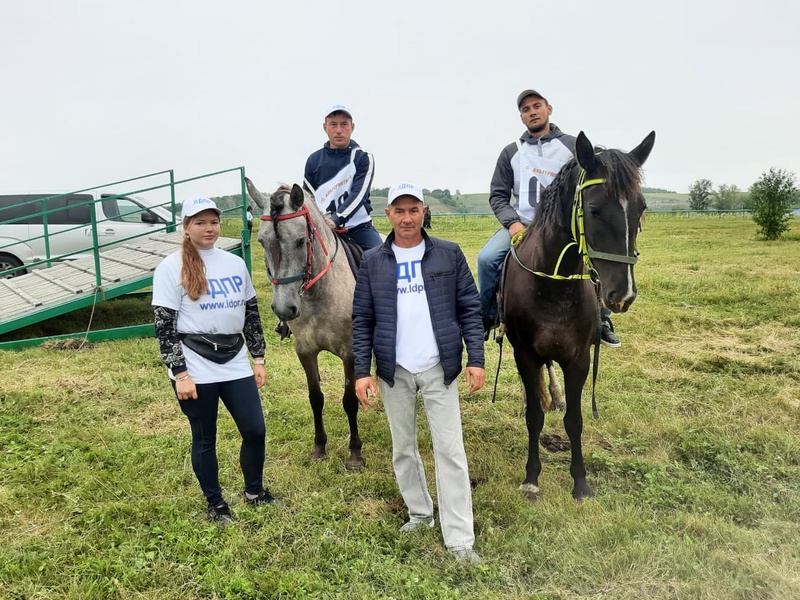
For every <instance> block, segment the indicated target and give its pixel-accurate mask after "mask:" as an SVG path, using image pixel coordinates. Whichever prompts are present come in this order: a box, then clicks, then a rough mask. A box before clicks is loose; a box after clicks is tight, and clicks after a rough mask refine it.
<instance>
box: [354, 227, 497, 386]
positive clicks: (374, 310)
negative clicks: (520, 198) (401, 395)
mask: <svg viewBox="0 0 800 600" xmlns="http://www.w3.org/2000/svg"><path fill="white" fill-rule="evenodd" d="M422 236H423V238H424V241H425V254H424V255H423V257H422V273H423V277H424V280H425V293H426V295H427V298H428V305H429V307H430V311H431V323H432V324H433V330H434V334H435V336H436V343H437V345H438V346H439V359H440V361H441V364H442V369H443V370H444V378H445V384H446V385H450V384H451V383H452V382H453V381H454V380H455V379H456V377H458V374H459V373H460V372H461V362H462V355H463V349H464V346H463V344H462V336H463V339H464V342H466V345H467V356H468V359H467V366H470V367H483V366H484V359H483V325H482V323H481V317H480V308H481V307H480V300H479V298H478V291H477V289H476V287H475V280H474V279H473V277H472V273H471V272H470V270H469V265H467V261H466V258H465V257H464V253H463V252H462V251H461V248H459V247H458V244H455V243H454V242H450V241H447V240H443V239H440V238H432V237H430V236H428V234H427V233H425V232H424V231H422ZM393 239H394V233H391V234H389V237H388V238H387V239H386V241H385V242H384V243H383V244H382V245H381V246H378V247H377V248H373V249H372V250H370V251H368V252H367V253H366V254H365V255H364V257H363V259H362V262H361V268H360V270H359V272H358V278H357V279H356V289H355V296H354V301H353V351H354V354H355V362H356V371H355V372H356V378H360V377H368V376H369V375H370V366H371V364H372V352H373V350H374V351H375V359H376V363H377V369H376V371H377V374H378V377H380V378H381V379H383V380H384V381H386V382H388V383H389V385H391V386H393V385H394V369H395V363H396V360H395V358H396V348H395V347H396V342H397V274H396V271H397V261H396V260H395V256H394V252H392V240H393ZM373 332H374V335H373Z"/></svg>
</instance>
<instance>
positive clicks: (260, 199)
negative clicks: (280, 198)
mask: <svg viewBox="0 0 800 600" xmlns="http://www.w3.org/2000/svg"><path fill="white" fill-rule="evenodd" d="M244 183H245V185H246V186H247V192H248V193H249V194H250V197H251V198H252V199H253V202H255V203H256V204H258V206H259V208H261V209H263V208H264V207H266V206H267V204H269V200H267V198H266V197H265V196H264V194H262V193H261V192H259V191H258V189H257V188H256V186H255V185H254V184H253V182H252V181H250V180H249V179H248V178H247V177H245V178H244Z"/></svg>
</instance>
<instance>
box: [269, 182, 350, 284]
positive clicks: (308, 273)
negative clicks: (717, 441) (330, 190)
mask: <svg viewBox="0 0 800 600" xmlns="http://www.w3.org/2000/svg"><path fill="white" fill-rule="evenodd" d="M279 191H282V190H279ZM296 217H303V218H305V220H306V266H305V268H304V269H303V271H302V272H301V273H298V274H297V275H291V276H289V277H273V276H272V274H271V273H269V269H267V274H268V275H269V280H270V281H271V282H272V283H273V284H274V285H280V284H285V283H292V282H295V281H299V280H301V279H302V280H303V285H302V288H301V291H300V293H301V294H302V293H303V292H305V291H306V290H307V289H308V288H310V287H311V286H312V285H314V284H315V283H316V282H317V281H319V279H320V278H321V277H322V276H323V275H325V273H327V272H328V269H330V268H331V264H332V263H333V259H334V258H336V253H335V252H334V255H333V257H331V259H330V260H329V261H328V263H327V264H326V265H325V266H324V267H323V268H322V269H321V270H320V272H319V273H317V274H316V275H314V276H312V268H313V264H314V238H316V239H317V240H319V245H320V247H321V248H322V253H323V254H324V255H325V256H326V257H327V256H328V249H327V248H326V247H325V242H324V241H323V239H322V236H321V235H320V233H319V231H318V230H317V228H316V227H315V226H314V223H313V222H312V221H311V214H310V213H309V212H308V207H307V206H306V205H305V204H303V206H302V207H301V208H300V210H298V211H297V212H293V213H286V214H285V215H278V216H277V217H271V216H269V215H261V220H262V221H285V220H286V219H294V218H296ZM336 249H337V250H338V249H339V248H338V244H337V248H336ZM280 255H281V248H280V244H277V243H276V244H275V245H274V246H273V248H272V263H273V265H274V267H275V270H276V271H277V270H278V268H279V265H280Z"/></svg>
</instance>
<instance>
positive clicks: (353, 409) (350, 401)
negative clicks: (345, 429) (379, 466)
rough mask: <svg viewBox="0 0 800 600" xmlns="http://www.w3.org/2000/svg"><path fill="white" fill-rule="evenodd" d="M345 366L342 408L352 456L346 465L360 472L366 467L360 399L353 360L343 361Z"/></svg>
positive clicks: (350, 469)
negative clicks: (360, 433) (363, 452)
mask: <svg viewBox="0 0 800 600" xmlns="http://www.w3.org/2000/svg"><path fill="white" fill-rule="evenodd" d="M342 364H343V366H344V395H343V396H342V407H343V408H344V412H345V413H346V414H347V422H348V423H349V425H350V456H348V457H347V460H346V461H345V463H344V466H345V469H347V470H348V471H358V470H360V469H361V468H363V467H364V457H362V456H361V438H360V437H359V436H358V398H356V380H355V376H356V371H355V363H354V362H353V358H352V357H351V358H347V359H344V360H342Z"/></svg>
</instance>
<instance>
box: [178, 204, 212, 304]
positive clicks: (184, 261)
mask: <svg viewBox="0 0 800 600" xmlns="http://www.w3.org/2000/svg"><path fill="white" fill-rule="evenodd" d="M193 218H194V217H186V218H185V219H184V220H183V230H184V232H185V231H186V229H187V228H188V227H189V225H190V224H191V223H192V219H193ZM181 285H182V286H183V289H184V290H186V293H187V294H188V295H189V298H191V299H192V300H197V299H198V298H199V297H200V296H202V295H203V294H205V293H206V290H207V289H208V280H207V279H206V269H205V265H203V259H202V258H200V253H199V252H198V251H197V247H196V246H195V245H194V244H193V243H192V241H191V240H190V239H189V234H188V233H185V234H184V237H183V244H182V247H181Z"/></svg>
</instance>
